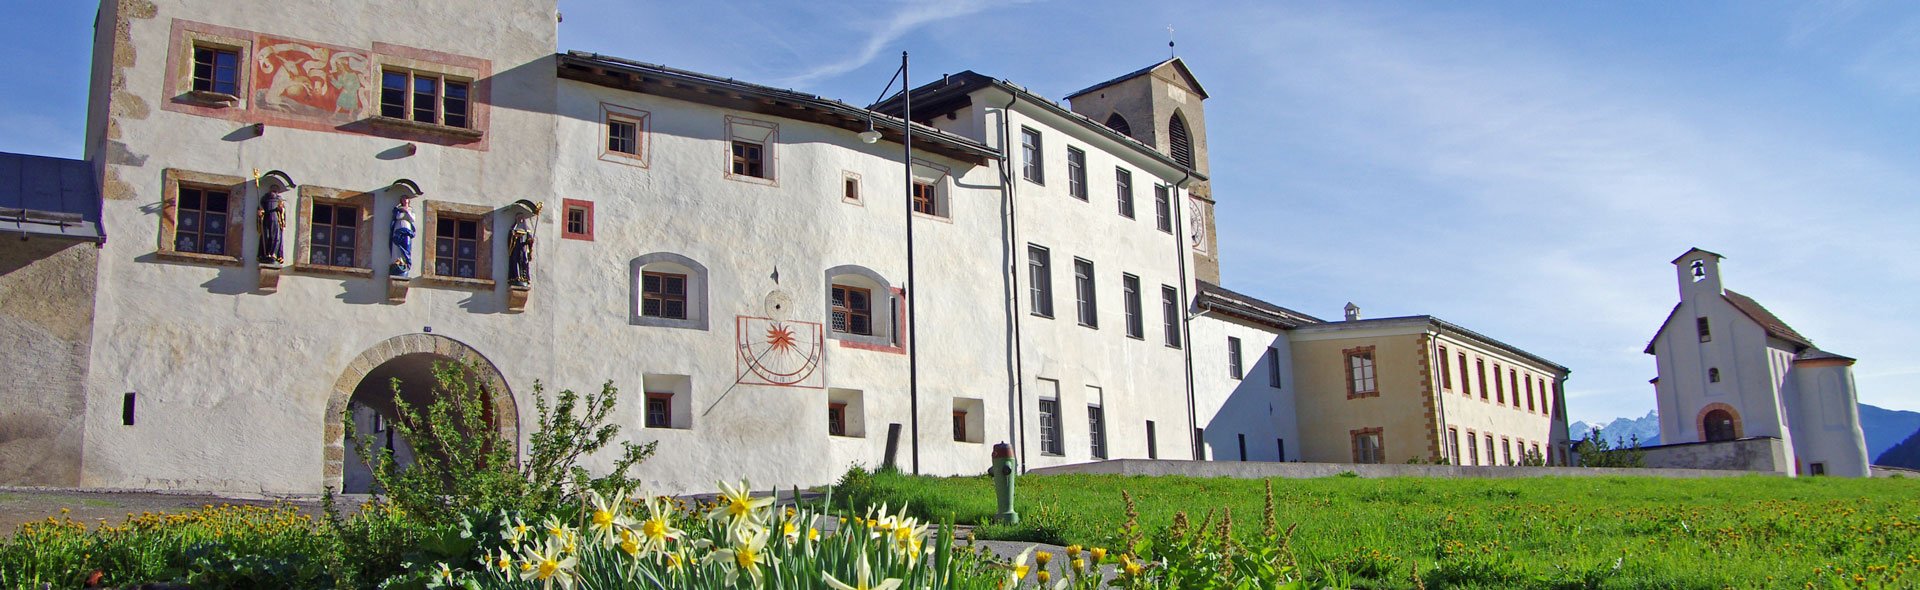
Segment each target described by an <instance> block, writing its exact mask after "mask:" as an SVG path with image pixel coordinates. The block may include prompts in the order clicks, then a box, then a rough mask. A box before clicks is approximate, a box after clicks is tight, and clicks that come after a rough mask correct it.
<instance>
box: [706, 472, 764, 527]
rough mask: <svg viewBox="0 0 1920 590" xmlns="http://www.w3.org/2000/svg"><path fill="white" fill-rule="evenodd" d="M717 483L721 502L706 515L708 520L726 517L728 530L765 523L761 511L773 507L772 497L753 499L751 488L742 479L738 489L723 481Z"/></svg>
mask: <svg viewBox="0 0 1920 590" xmlns="http://www.w3.org/2000/svg"><path fill="white" fill-rule="evenodd" d="M719 483H720V495H721V498H722V501H721V503H720V505H719V506H715V507H714V508H713V510H712V511H711V512H709V513H708V514H707V517H708V518H720V517H726V519H727V527H728V528H739V527H741V526H745V525H749V524H751V525H760V524H761V523H763V522H765V520H766V514H765V513H764V512H763V511H762V509H764V508H766V507H768V506H772V505H773V498H772V497H766V498H755V497H753V494H752V492H751V491H750V490H751V489H752V488H751V487H750V484H748V483H747V480H744V479H743V480H740V487H738V488H736V487H733V486H731V485H728V484H727V482H724V481H723V482H719Z"/></svg>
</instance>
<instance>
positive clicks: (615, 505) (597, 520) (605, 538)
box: [586, 490, 633, 546]
mask: <svg viewBox="0 0 1920 590" xmlns="http://www.w3.org/2000/svg"><path fill="white" fill-rule="evenodd" d="M626 496H627V494H626V492H616V493H615V494H614V495H613V500H612V501H608V500H607V499H606V498H605V497H602V496H601V495H600V492H596V491H591V490H589V491H588V492H587V507H586V508H587V531H588V532H589V533H592V534H593V538H594V539H597V540H599V541H600V542H601V543H602V544H604V545H607V546H613V545H614V544H617V543H619V537H618V535H617V534H616V533H617V531H619V530H621V529H624V528H627V527H630V526H632V525H633V519H631V518H628V517H627V516H626V515H625V514H622V513H621V508H623V507H625V505H626V503H627V498H626Z"/></svg>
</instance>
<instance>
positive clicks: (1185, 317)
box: [1167, 170, 1207, 461]
mask: <svg viewBox="0 0 1920 590" xmlns="http://www.w3.org/2000/svg"><path fill="white" fill-rule="evenodd" d="M1192 179H1193V171H1192V170H1188V171H1186V176H1183V177H1181V178H1180V181H1179V182H1176V183H1173V188H1174V189H1175V190H1173V191H1172V193H1173V194H1170V195H1167V200H1168V201H1169V202H1168V203H1167V208H1168V209H1170V210H1169V211H1168V212H1167V216H1168V217H1172V218H1173V247H1174V251H1175V252H1176V253H1177V256H1175V258H1176V259H1177V260H1178V261H1179V262H1180V307H1181V313H1180V343H1181V346H1180V351H1181V354H1182V355H1184V356H1185V359H1186V376H1187V441H1188V444H1189V445H1190V446H1191V447H1192V450H1193V458H1194V460H1196V461H1205V460H1206V458H1207V455H1206V448H1207V447H1206V444H1207V443H1206V441H1204V440H1201V437H1199V436H1197V434H1198V433H1199V430H1200V415H1199V410H1198V409H1197V408H1195V407H1194V405H1195V402H1194V395H1193V325H1192V323H1193V317H1194V316H1193V315H1191V314H1188V313H1187V312H1186V307H1187V305H1189V303H1188V302H1189V301H1192V299H1191V298H1190V297H1189V296H1188V295H1187V234H1186V229H1185V226H1184V225H1182V224H1181V222H1180V221H1181V217H1182V216H1181V215H1180V209H1184V207H1179V206H1178V203H1175V202H1172V201H1174V200H1176V199H1178V198H1179V197H1180V193H1181V191H1185V190H1186V188H1187V181H1188V180H1192Z"/></svg>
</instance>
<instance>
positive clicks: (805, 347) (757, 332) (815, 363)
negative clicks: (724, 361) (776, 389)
mask: <svg viewBox="0 0 1920 590" xmlns="http://www.w3.org/2000/svg"><path fill="white" fill-rule="evenodd" d="M769 299H771V298H769ZM771 307H772V306H771V305H770V306H769V308H771ZM736 322H737V323H738V328H739V332H738V334H739V343H738V345H737V350H736V352H737V357H738V360H739V363H740V369H741V370H740V372H739V375H740V379H739V382H740V383H742V384H747V385H777V386H786V387H815V388H817V387H824V386H825V385H824V381H823V379H822V376H821V374H820V360H821V351H822V349H823V348H824V344H825V336H826V334H825V331H824V330H823V326H821V325H820V324H817V323H813V322H796V321H792V320H782V319H774V318H756V317H747V316H740V317H739V318H737V319H736Z"/></svg>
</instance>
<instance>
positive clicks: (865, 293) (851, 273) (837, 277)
mask: <svg viewBox="0 0 1920 590" xmlns="http://www.w3.org/2000/svg"><path fill="white" fill-rule="evenodd" d="M826 278H827V318H828V324H827V328H828V329H827V337H828V338H833V339H836V340H851V341H854V342H861V343H865V344H872V345H876V346H897V344H896V343H895V342H894V338H893V333H894V331H893V324H894V315H895V308H894V305H893V289H892V286H891V285H888V284H887V280H886V279H885V278H883V277H881V276H880V273H877V272H873V270H872V269H868V268H867V267H864V266H859V265H853V264H847V265H841V266H836V267H833V268H829V269H827V277H826Z"/></svg>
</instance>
